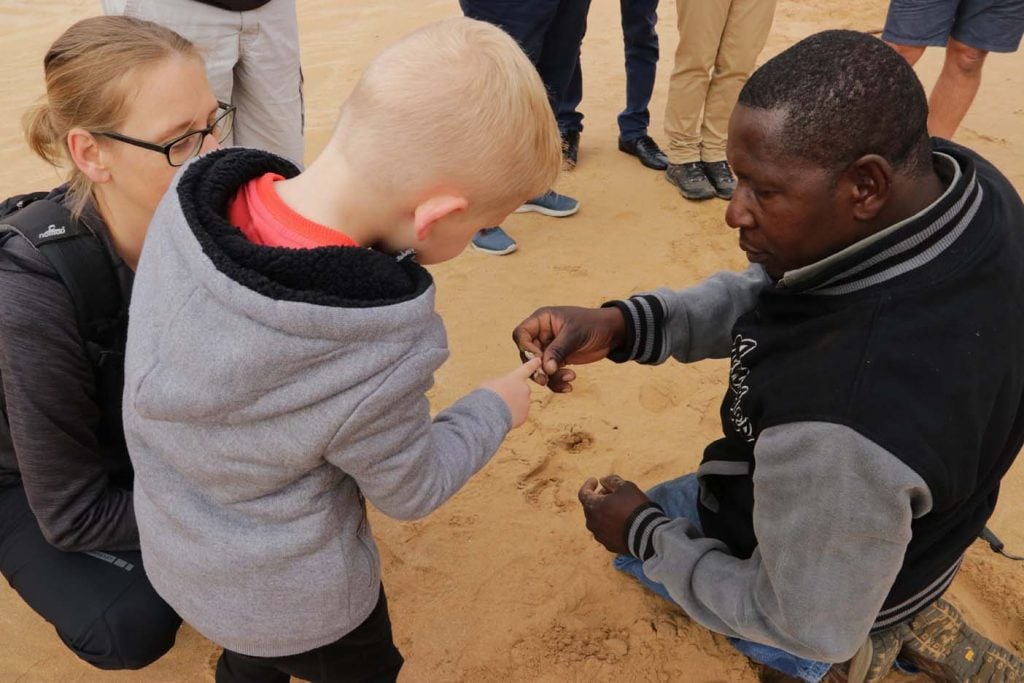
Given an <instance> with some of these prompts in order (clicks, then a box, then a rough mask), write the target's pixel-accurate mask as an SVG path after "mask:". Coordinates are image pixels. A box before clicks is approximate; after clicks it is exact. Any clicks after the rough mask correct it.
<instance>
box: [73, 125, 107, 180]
mask: <svg viewBox="0 0 1024 683" xmlns="http://www.w3.org/2000/svg"><path fill="white" fill-rule="evenodd" d="M68 152H70V156H71V161H72V162H73V163H74V164H75V166H77V167H78V168H79V170H80V171H82V173H83V174H85V177H86V178H88V179H89V180H91V181H92V182H94V183H105V182H107V181H109V180H110V171H109V170H108V169H107V166H106V164H105V163H104V160H103V154H102V152H101V150H100V146H99V144H98V143H97V141H96V138H95V137H93V134H92V133H89V132H88V131H85V130H83V129H81V128H72V129H71V131H70V132H69V133H68Z"/></svg>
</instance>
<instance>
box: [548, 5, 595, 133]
mask: <svg viewBox="0 0 1024 683" xmlns="http://www.w3.org/2000/svg"><path fill="white" fill-rule="evenodd" d="M589 11H590V0H560V2H559V3H558V8H557V10H556V12H555V15H554V17H553V18H552V19H551V22H550V24H549V25H548V27H547V31H546V33H545V35H544V45H543V47H542V48H541V53H540V60H539V61H538V62H537V71H538V72H540V77H541V80H543V81H544V86H545V87H546V88H547V89H548V96H549V97H550V98H551V109H552V110H553V111H554V112H555V118H556V119H557V120H558V130H559V131H561V133H562V135H563V137H564V136H565V135H566V134H567V133H579V132H582V131H583V114H581V113H579V111H578V110H577V108H578V107H579V103H580V101H581V100H582V98H583V73H582V71H579V81H578V82H577V84H576V87H577V88H578V90H577V91H576V92H573V91H572V90H571V88H570V85H571V84H572V79H573V74H575V73H577V63H578V62H579V58H580V45H581V44H582V43H583V36H584V35H585V34H586V32H587V13H588V12H589Z"/></svg>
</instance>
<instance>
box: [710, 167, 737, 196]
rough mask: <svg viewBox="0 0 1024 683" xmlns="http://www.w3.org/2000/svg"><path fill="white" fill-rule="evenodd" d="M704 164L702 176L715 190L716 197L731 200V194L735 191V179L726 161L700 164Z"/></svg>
mask: <svg viewBox="0 0 1024 683" xmlns="http://www.w3.org/2000/svg"><path fill="white" fill-rule="evenodd" d="M702 163H703V164H704V175H706V176H707V177H708V180H710V181H711V186H712V187H714V188H715V194H716V195H718V198H719V199H732V195H733V192H735V191H736V178H735V176H733V174H732V169H731V168H729V162H728V161H712V162H710V163H708V162H706V161H705V162H702Z"/></svg>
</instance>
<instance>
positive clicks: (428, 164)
mask: <svg viewBox="0 0 1024 683" xmlns="http://www.w3.org/2000/svg"><path fill="white" fill-rule="evenodd" d="M332 144H336V145H337V147H338V149H339V150H340V151H341V153H342V154H344V155H345V156H346V158H347V160H348V162H349V163H350V164H352V165H353V166H355V167H357V168H359V169H360V170H361V171H365V174H366V177H368V178H370V179H371V181H372V182H373V183H374V184H375V185H377V186H378V187H380V188H381V189H385V190H389V191H394V192H398V193H401V195H402V196H408V194H409V193H421V192H424V191H426V190H429V189H436V188H438V187H440V186H451V185H454V186H457V187H458V188H460V189H462V188H464V189H465V190H466V191H467V192H468V193H470V194H472V201H479V202H493V201H501V200H503V199H508V198H513V197H519V198H526V197H530V196H535V195H538V194H541V193H543V192H545V191H546V190H548V189H549V188H550V187H551V185H552V183H553V182H554V180H555V177H556V176H557V175H558V170H559V168H560V165H561V140H560V137H559V134H558V128H557V126H556V124H555V117H554V114H553V113H552V111H551V105H550V104H548V98H547V94H546V92H545V90H544V85H543V83H541V80H540V76H539V75H538V74H537V70H536V69H535V68H534V66H533V64H531V63H530V60H529V59H528V58H527V57H526V55H525V54H524V53H523V51H522V50H521V49H520V48H519V46H518V45H517V44H516V42H515V41H514V40H513V39H512V38H511V36H509V35H508V34H507V33H505V32H504V31H502V30H501V29H499V28H497V27H496V26H493V25H491V24H488V23H485V22H481V21H475V20H473V19H465V18H462V17H459V18H453V19H446V20H443V21H439V22H436V23H433V24H429V25H427V26H424V27H423V28H421V29H419V30H417V31H415V32H414V33H411V34H410V35H408V36H406V37H405V38H403V39H402V40H400V41H399V42H398V43H395V44H394V45H392V46H391V47H388V48H387V49H385V50H384V51H383V52H381V53H380V54H379V55H378V56H377V57H376V58H375V59H374V60H373V62H372V63H371V64H370V65H369V67H367V69H366V71H365V72H364V73H363V75H362V77H361V78H360V79H359V82H358V83H357V84H356V86H355V89H354V90H353V91H352V94H351V95H350V96H349V97H348V99H347V100H346V101H345V103H344V104H343V105H342V108H341V115H340V116H339V119H338V126H337V129H336V131H335V135H334V138H333V141H332Z"/></svg>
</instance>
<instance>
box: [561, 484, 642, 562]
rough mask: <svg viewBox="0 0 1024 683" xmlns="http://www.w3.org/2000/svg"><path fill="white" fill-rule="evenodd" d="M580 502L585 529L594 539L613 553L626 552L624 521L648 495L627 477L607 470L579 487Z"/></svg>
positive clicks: (627, 553)
mask: <svg viewBox="0 0 1024 683" xmlns="http://www.w3.org/2000/svg"><path fill="white" fill-rule="evenodd" d="M579 496H580V502H581V503H583V514H584V515H585V516H586V518H587V529H589V530H590V533H592V534H594V538H596V539H597V542H598V543H600V544H601V545H603V546H604V547H605V548H607V549H608V550H610V551H612V552H613V553H618V554H620V555H629V548H627V547H626V521H627V520H628V519H629V517H630V515H632V514H633V512H634V511H635V510H636V509H637V508H638V507H640V506H641V505H643V504H644V503H649V502H650V500H651V499H650V498H648V497H647V495H646V494H645V493H644V492H643V491H641V490H640V489H639V487H637V485H636V484H634V483H633V482H631V481H625V480H624V479H622V477H620V476H619V475H617V474H610V475H608V476H607V477H604V478H603V479H601V481H600V482H598V480H597V479H595V478H593V477H591V478H590V479H587V480H586V481H585V482H584V483H583V486H582V487H581V488H580V493H579Z"/></svg>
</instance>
